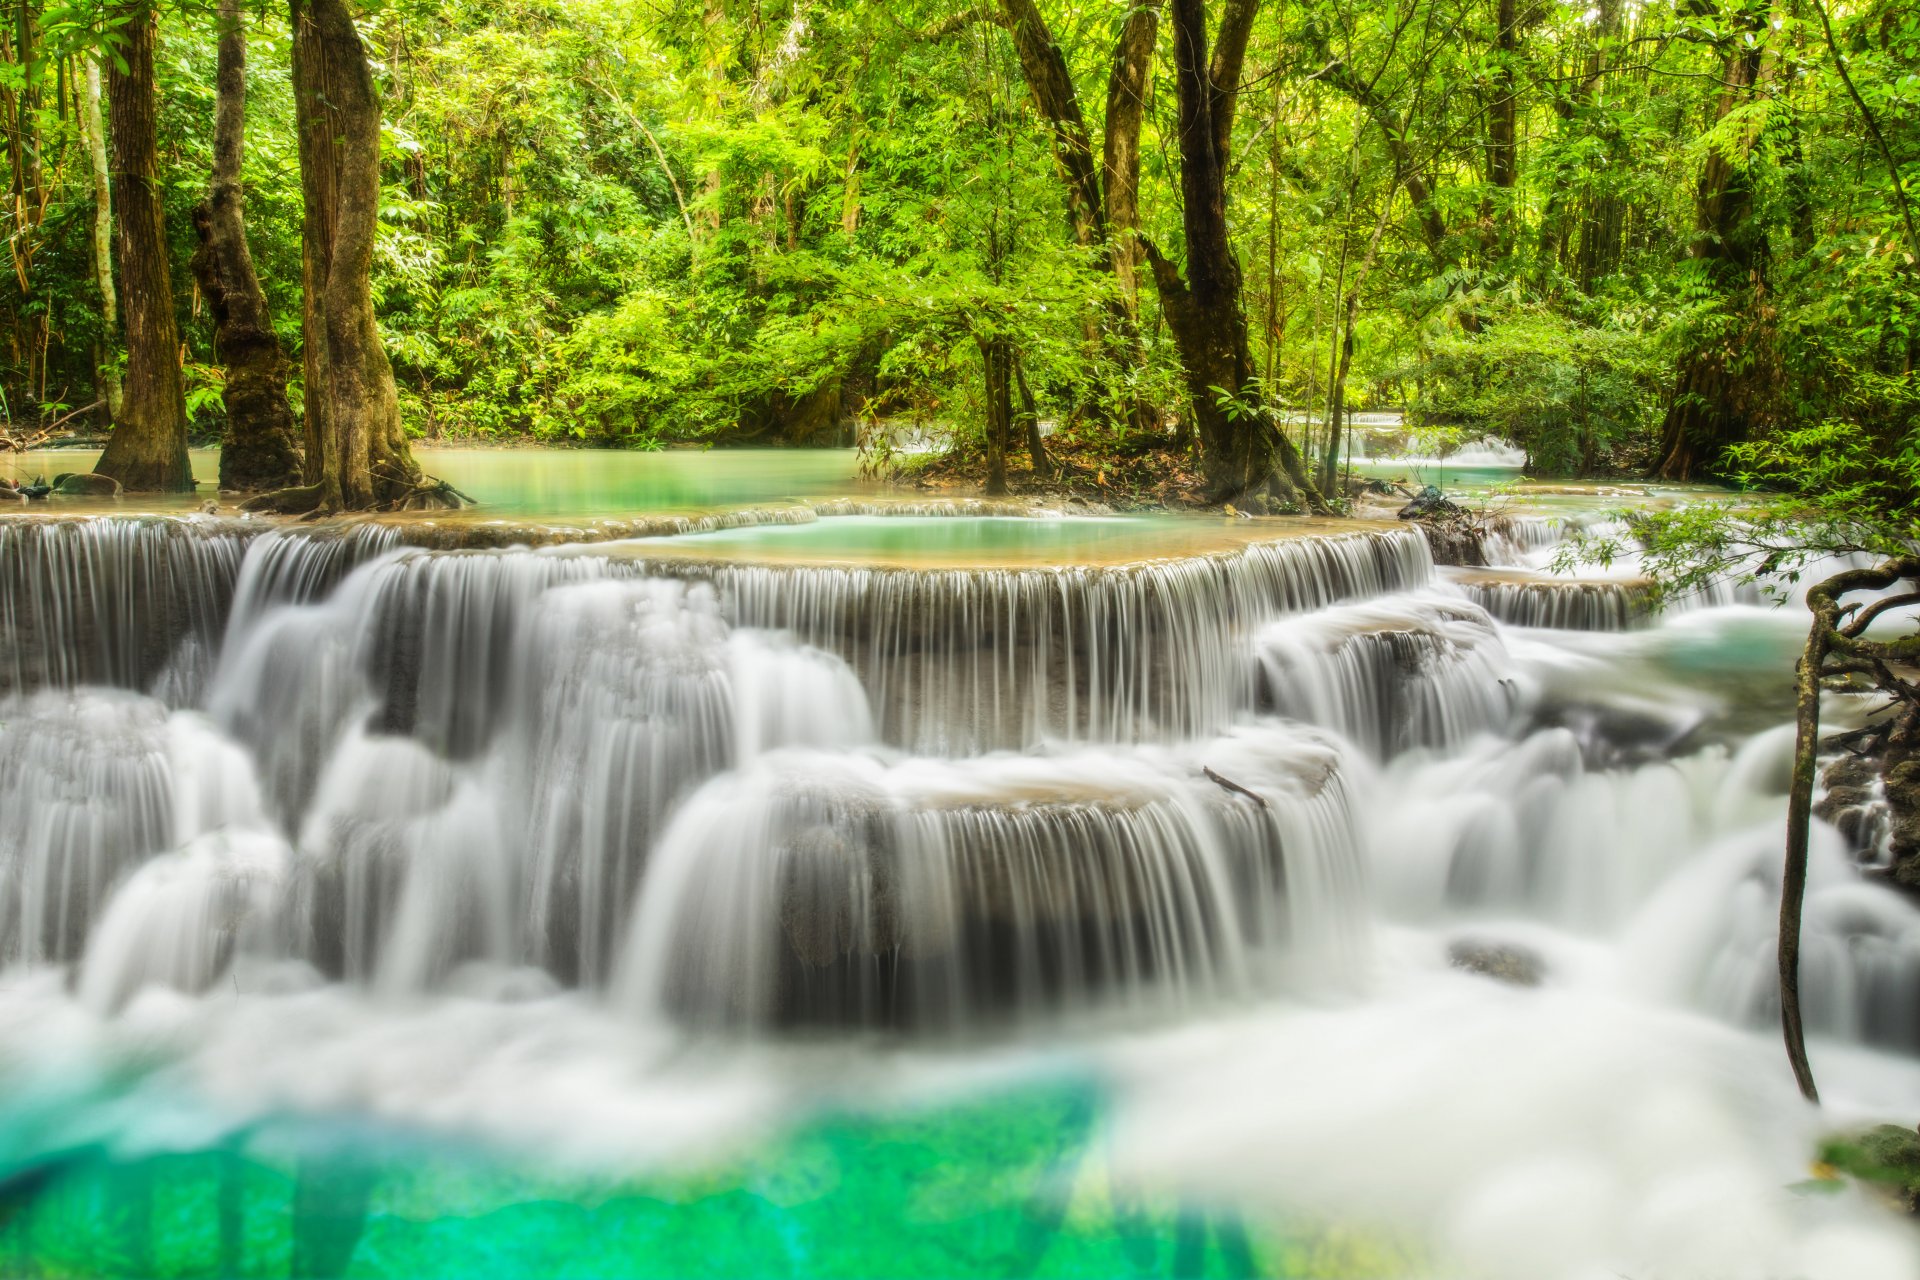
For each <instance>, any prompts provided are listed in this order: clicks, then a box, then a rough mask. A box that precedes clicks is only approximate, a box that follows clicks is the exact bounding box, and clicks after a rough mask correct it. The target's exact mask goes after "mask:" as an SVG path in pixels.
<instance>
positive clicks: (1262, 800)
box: [1200, 765, 1267, 809]
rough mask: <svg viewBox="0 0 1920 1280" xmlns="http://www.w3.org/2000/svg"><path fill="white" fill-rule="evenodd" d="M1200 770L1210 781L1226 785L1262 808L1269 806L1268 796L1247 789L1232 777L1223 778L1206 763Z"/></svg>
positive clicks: (1229, 789) (1228, 788)
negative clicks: (1206, 765)
mask: <svg viewBox="0 0 1920 1280" xmlns="http://www.w3.org/2000/svg"><path fill="white" fill-rule="evenodd" d="M1200 772H1202V773H1204V774H1206V775H1207V779H1208V781H1210V782H1213V783H1215V784H1217V785H1219V786H1222V787H1225V788H1226V789H1227V790H1228V791H1231V792H1233V793H1234V794H1236V795H1243V796H1245V797H1246V798H1247V799H1249V800H1251V801H1253V802H1254V803H1255V804H1257V805H1259V806H1260V807H1261V808H1262V809H1264V808H1266V807H1267V798H1266V797H1265V796H1263V795H1261V794H1259V793H1258V792H1255V791H1249V790H1247V789H1246V788H1245V787H1243V786H1241V785H1240V784H1239V783H1237V782H1235V781H1234V780H1233V779H1232V778H1223V777H1221V776H1220V775H1219V774H1217V773H1215V772H1214V771H1213V770H1212V769H1209V768H1207V767H1205V766H1204V765H1203V766H1201V769H1200Z"/></svg>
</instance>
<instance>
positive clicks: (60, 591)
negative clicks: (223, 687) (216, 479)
mask: <svg viewBox="0 0 1920 1280" xmlns="http://www.w3.org/2000/svg"><path fill="white" fill-rule="evenodd" d="M258 531H259V530H258V528H257V527H255V526H253V525H252V524H250V523H249V522H245V521H235V520H208V519H206V518H204V517H193V518H188V519H177V518H172V517H165V516H147V517H140V518H134V519H125V518H99V519H44V518H43V519H5V520H0V693H5V692H7V691H8V690H14V691H19V692H31V691H32V690H35V689H39V688H44V687H47V686H56V687H62V688H71V687H73V686H76V685H83V684H92V685H114V686H117V687H119V688H123V689H138V690H142V691H144V690H146V689H148V688H149V687H151V686H152V685H153V684H154V683H155V681H156V680H159V679H160V678H161V676H162V673H163V672H165V671H166V669H167V668H168V665H169V664H170V663H177V664H180V665H179V666H178V668H177V669H176V670H175V671H174V672H173V673H172V680H173V683H174V684H175V685H176V686H178V687H179V689H180V692H181V694H182V695H183V696H186V697H191V696H192V693H193V691H194V690H196V689H197V687H198V685H199V682H200V681H201V680H202V679H203V678H204V676H205V665H206V664H207V663H209V662H210V661H211V659H212V654H213V651H214V650H215V649H216V648H217V647H218V644H219V640H220V634H221V629H222V627H223V626H224V624H225V622H226V615H227V606H228V604H229V602H230V601H231V599H232V597H233V591H234V585H235V582H236V580H237V579H238V577H239V574H240V566H241V561H242V557H243V556H244V555H245V553H246V551H247V547H248V544H249V543H250V542H251V541H252V539H253V537H254V535H255V534H256V533H257V532H258Z"/></svg>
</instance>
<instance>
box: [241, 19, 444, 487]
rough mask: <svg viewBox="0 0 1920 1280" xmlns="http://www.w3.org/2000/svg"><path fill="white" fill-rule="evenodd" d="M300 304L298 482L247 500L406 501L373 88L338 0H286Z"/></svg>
mask: <svg viewBox="0 0 1920 1280" xmlns="http://www.w3.org/2000/svg"><path fill="white" fill-rule="evenodd" d="M291 9H292V16H293V87H294V102H295V112H296V119H297V124H298V128H299V139H300V188H301V196H302V201H303V204H304V206H305V210H304V212H305V222H304V226H303V233H302V238H301V256H302V267H303V271H302V275H303V283H304V285H305V292H306V305H305V309H304V311H303V314H302V316H301V321H302V330H303V332H304V335H305V361H306V366H305V372H306V386H307V395H306V414H307V420H306V468H305V479H306V484H305V485H304V486H303V487H302V488H299V489H287V490H281V491H279V492H278V493H274V494H269V495H265V496H264V498H263V499H260V500H256V501H257V505H259V506H262V507H266V508H271V509H276V510H283V511H285V510H300V509H310V510H322V511H335V510H342V509H344V510H354V511H362V510H368V509H370V508H374V507H389V506H396V505H403V504H406V503H408V502H410V501H412V500H413V499H414V498H415V497H416V496H417V495H419V494H420V492H421V491H422V487H423V486H422V477H421V475H420V468H419V467H418V465H416V464H415V462H414V460H413V453H412V451H411V450H410V449H409V448H408V447H407V439H406V435H405V433H404V432H403V431H402V429H401V426H400V404H399V396H398V393H397V392H396V390H395V388H394V383H393V368H392V366H391V365H389V364H388V363H387V353H386V349H385V348H384V347H383V346H382V345H381V342H380V333H379V330H378V329H377V328H376V327H375V325H374V318H373V290H372V286H371V284H370V276H371V273H372V269H373V239H374V232H375V229H376V225H377V222H378V216H379V208H380V99H379V97H378V95H377V94H376V93H375V90H374V85H373V73H372V71H371V69H370V68H369V67H368V65H367V53H366V49H365V47H364V46H363V45H362V44H361V43H360V35H359V32H357V31H355V30H354V26H353V15H352V14H351V13H349V12H348V10H347V6H346V3H345V0H292V4H291Z"/></svg>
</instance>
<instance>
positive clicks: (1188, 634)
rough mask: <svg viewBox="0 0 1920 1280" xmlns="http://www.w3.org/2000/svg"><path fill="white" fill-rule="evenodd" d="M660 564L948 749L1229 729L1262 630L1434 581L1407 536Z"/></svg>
mask: <svg viewBox="0 0 1920 1280" xmlns="http://www.w3.org/2000/svg"><path fill="white" fill-rule="evenodd" d="M649 568H650V571H652V572H657V573H661V574H666V575H672V576H689V577H697V578H705V579H707V580H710V581H711V582H712V583H713V584H714V586H715V588H716V589H717V590H718V592H719V594H720V598H721V599H722V601H723V602H724V603H725V607H726V609H727V611H728V613H729V614H730V616H732V617H733V618H734V619H735V621H737V622H739V623H740V624H742V625H746V626H754V627H767V628H775V629H779V630H784V631H790V632H792V633H794V634H795V635H797V636H798V637H800V638H801V639H802V640H804V641H806V642H807V643H810V644H814V645H817V646H819V647H820V648H823V649H827V650H829V651H831V652H834V653H838V654H841V655H842V656H844V657H845V658H846V659H847V660H848V662H849V663H850V664H851V665H852V667H853V669H854V671H855V672H856V673H858V675H859V676H860V678H861V681H862V683H863V684H864V685H865V686H866V688H867V691H868V696H869V698H870V699H871V701H872V703H873V706H874V710H875V714H876V716H877V718H878V721H879V725H880V731H881V734H882V736H883V738H884V739H885V740H886V741H888V742H891V743H895V744H898V745H900V746H902V747H905V748H908V749H910V750H914V751H919V752H926V753H934V754H944V755H965V754H969V753H973V752H977V751H983V750H993V749H996V748H1004V747H1013V748H1020V747H1028V746H1032V745H1034V744H1036V743H1039V742H1042V741H1045V740H1048V739H1068V740H1080V741H1143V740H1160V741H1174V740H1180V739H1190V738H1194V737H1199V736H1202V735H1206V734H1210V733H1216V732H1218V731H1219V730H1221V729H1222V728H1224V727H1225V726H1226V724H1227V723H1228V722H1229V721H1230V720H1231V719H1232V717H1233V715H1234V713H1235V711H1236V710H1237V709H1238V708H1241V707H1243V706H1245V705H1246V701H1247V695H1248V692H1249V672H1248V669H1247V666H1246V663H1245V660H1244V656H1243V645H1244V638H1245V635H1246V634H1247V632H1248V631H1249V630H1251V629H1252V628H1254V627H1257V626H1259V625H1260V624H1261V623H1263V622H1266V621H1268V620H1270V619H1272V618H1275V617H1278V616H1280V615H1283V614H1288V613H1296V612H1303V611H1307V610H1313V609H1319V608H1323V607H1325V606H1327V605H1329V604H1333V603H1335V602H1338V601H1343V600H1352V599H1358V598H1365V597H1370V596H1378V595H1383V594H1386V593H1389V592H1396V591H1406V590H1410V589H1412V588H1414V587H1417V586H1420V585H1422V584H1424V583H1426V582H1427V581H1429V580H1430V578H1431V576H1432V572H1433V564H1432V559H1431V557H1430V556H1429V554H1428V551H1427V547H1426V542H1425V540H1424V538H1422V537H1421V536H1420V535H1419V534H1418V533H1417V532H1413V531H1406V530H1394V531H1392V532H1368V533H1359V534H1352V535H1346V536H1339V537H1324V538H1298V539H1291V540H1286V541H1279V542H1266V543H1254V544H1251V545H1249V546H1247V547H1245V548H1244V549H1242V550H1239V551H1236V552H1231V553H1221V554H1217V555H1210V556H1199V557H1193V558H1190V559H1184V560H1172V561H1156V562H1148V563H1142V564H1128V565H1115V566H1069V567H1064V568H1058V569H979V570H962V569H955V570H944V569H943V570H913V569H888V568H879V569H874V568H835V567H818V566H796V567H784V566H782V567H773V566H761V565H737V564H718V565H714V564H703V563H700V562H695V561H673V560H660V561H655V562H653V563H652V564H651V565H650V566H649Z"/></svg>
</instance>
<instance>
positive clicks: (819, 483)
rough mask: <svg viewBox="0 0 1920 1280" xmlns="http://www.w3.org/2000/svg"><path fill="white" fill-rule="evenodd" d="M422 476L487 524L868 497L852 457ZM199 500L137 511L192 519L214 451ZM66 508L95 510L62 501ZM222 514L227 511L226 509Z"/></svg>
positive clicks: (582, 452)
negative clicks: (478, 512) (461, 498)
mask: <svg viewBox="0 0 1920 1280" xmlns="http://www.w3.org/2000/svg"><path fill="white" fill-rule="evenodd" d="M417 456H418V458H419V461H420V466H421V468H422V469H423V470H425V471H427V472H428V473H429V474H431V475H436V476H439V477H440V478H441V479H443V480H445V481H447V482H448V483H449V484H451V485H453V486H454V487H455V488H456V489H459V490H460V491H461V492H462V493H465V494H467V495H469V496H470V497H472V498H473V499H474V500H475V501H476V502H478V503H479V504H480V505H481V507H482V508H484V510H485V511H486V513H487V514H489V515H493V516H506V517H514V516H540V517H568V518H586V517H593V516H624V515H632V514H636V513H642V512H649V511H697V510H706V509H710V508H717V507H742V506H757V505H761V504H766V503H776V502H787V501H797V500H803V499H808V498H835V497H847V496H850V495H855V494H860V493H864V492H868V491H870V490H871V489H872V488H873V487H874V486H873V485H872V484H870V483H867V482H863V481H861V480H860V479H859V478H858V477H857V475H856V471H857V469H858V465H859V461H858V455H857V454H856V453H855V451H854V450H852V449H713V450H703V449H666V450H659V451H655V452H644V451H640V450H633V449H440V448H422V449H420V450H419V451H418V454H417ZM191 457H192V461H193V474H194V477H195V478H196V479H198V480H199V481H200V491H199V492H198V493H197V494H191V495H188V494H181V495H173V496H163V495H155V494H143V495H141V497H140V498H139V504H140V506H141V508H142V509H144V510H152V511H166V510H182V511H186V510H193V509H195V508H197V507H198V506H199V505H200V504H201V503H203V502H205V501H206V500H207V499H208V498H210V497H213V496H214V493H215V483H216V480H217V477H218V476H219V473H220V451H219V450H218V449H195V450H193V451H192V454H191ZM97 461H99V454H98V453H97V452H95V451H94V450H91V449H84V450H83V449H48V450H41V451H38V452H34V453H26V454H0V476H4V477H6V478H7V479H10V480H14V481H27V480H34V479H38V478H41V477H46V478H48V479H51V478H52V477H53V476H55V475H58V474H59V473H61V472H63V471H89V470H91V469H92V468H93V465H94V463H96V462H97ZM60 505H61V507H63V508H68V509H79V508H82V507H85V506H94V507H99V506H103V505H109V504H102V503H99V502H94V503H84V502H82V501H79V500H74V499H62V500H61V501H60ZM223 505H224V503H223Z"/></svg>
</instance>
